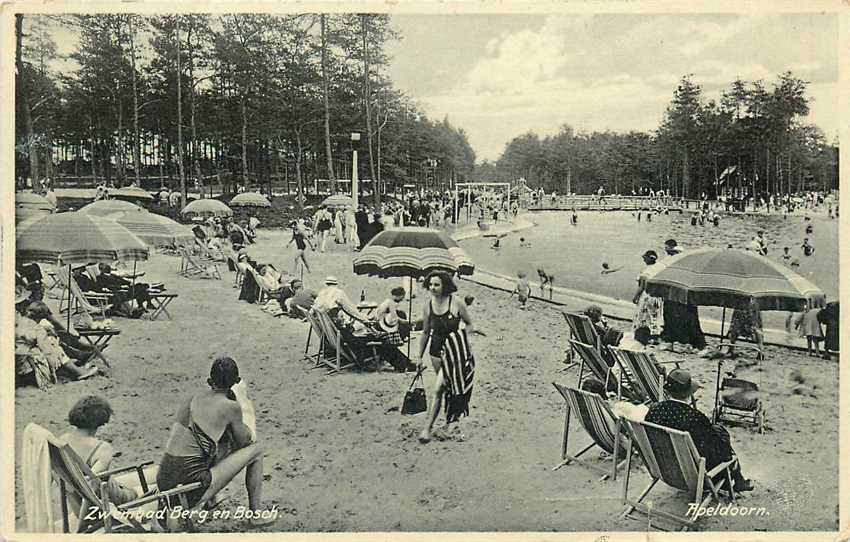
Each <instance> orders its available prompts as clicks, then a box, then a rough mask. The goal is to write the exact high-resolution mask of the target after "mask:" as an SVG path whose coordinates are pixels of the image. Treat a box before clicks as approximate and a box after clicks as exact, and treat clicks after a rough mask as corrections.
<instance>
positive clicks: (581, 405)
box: [559, 387, 625, 457]
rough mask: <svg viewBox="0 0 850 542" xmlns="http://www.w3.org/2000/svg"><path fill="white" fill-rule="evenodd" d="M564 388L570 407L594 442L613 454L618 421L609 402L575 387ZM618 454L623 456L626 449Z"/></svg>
mask: <svg viewBox="0 0 850 542" xmlns="http://www.w3.org/2000/svg"><path fill="white" fill-rule="evenodd" d="M562 389H563V391H562V393H563V394H564V397H565V398H566V399H567V401H569V403H570V408H571V409H572V410H573V412H574V413H575V414H576V416H577V417H578V419H579V423H581V425H582V427H584V430H585V431H587V433H588V434H589V435H590V437H591V438H592V439H593V442H595V443H596V444H597V445H598V446H599V447H600V448H602V449H603V450H605V451H606V452H608V453H609V454H613V453H614V439H615V437H616V431H617V422H616V420H615V419H614V415H613V414H612V413H611V410H610V409H609V408H608V404H607V403H606V402H605V401H604V400H603V399H602V398H601V397H599V396H598V395H593V394H591V393H588V392H585V391H581V390H577V389H573V388H567V387H563V388H562ZM559 391H560V389H559ZM618 455H619V456H621V457H622V456H623V455H625V451H624V450H622V449H621V450H620V451H619V452H618Z"/></svg>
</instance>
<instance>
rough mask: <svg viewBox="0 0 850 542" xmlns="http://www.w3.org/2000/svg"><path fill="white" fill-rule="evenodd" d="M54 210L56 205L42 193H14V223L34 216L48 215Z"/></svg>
mask: <svg viewBox="0 0 850 542" xmlns="http://www.w3.org/2000/svg"><path fill="white" fill-rule="evenodd" d="M55 210H56V206H55V205H54V204H53V202H51V201H50V200H48V199H47V198H45V197H44V196H42V195H39V194H36V193H34V192H18V193H16V194H15V223H16V224H17V223H20V222H21V221H24V220H28V219H30V218H33V217H36V216H43V215H48V214H50V213H52V212H53V211H55Z"/></svg>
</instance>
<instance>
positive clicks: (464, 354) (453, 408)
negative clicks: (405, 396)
mask: <svg viewBox="0 0 850 542" xmlns="http://www.w3.org/2000/svg"><path fill="white" fill-rule="evenodd" d="M442 369H443V376H444V377H445V379H446V385H447V387H448V391H447V392H446V423H452V422H453V421H456V420H457V419H458V418H460V417H461V416H468V415H469V400H470V398H471V397H472V379H473V377H474V376H475V358H474V357H473V355H472V350H471V349H470V348H469V340H468V338H467V336H466V331H463V330H460V331H455V332H453V333H451V334H449V336H448V337H447V338H446V343H445V346H444V347H443V364H442Z"/></svg>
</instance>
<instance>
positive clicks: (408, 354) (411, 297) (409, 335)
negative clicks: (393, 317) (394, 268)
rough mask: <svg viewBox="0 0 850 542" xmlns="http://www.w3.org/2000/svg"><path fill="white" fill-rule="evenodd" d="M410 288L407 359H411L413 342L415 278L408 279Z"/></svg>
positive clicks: (408, 292)
mask: <svg viewBox="0 0 850 542" xmlns="http://www.w3.org/2000/svg"><path fill="white" fill-rule="evenodd" d="M407 279H408V280H409V281H410V286H409V288H408V290H407V321H408V322H410V331H409V332H408V333H407V359H410V343H412V342H413V277H407Z"/></svg>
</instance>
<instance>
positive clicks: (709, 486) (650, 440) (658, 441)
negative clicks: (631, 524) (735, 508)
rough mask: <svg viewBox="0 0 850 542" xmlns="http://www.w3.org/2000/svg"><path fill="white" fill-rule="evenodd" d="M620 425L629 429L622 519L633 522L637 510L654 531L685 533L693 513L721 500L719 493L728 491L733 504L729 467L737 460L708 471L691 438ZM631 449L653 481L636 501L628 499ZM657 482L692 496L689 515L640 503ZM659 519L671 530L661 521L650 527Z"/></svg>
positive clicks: (645, 424) (664, 430)
mask: <svg viewBox="0 0 850 542" xmlns="http://www.w3.org/2000/svg"><path fill="white" fill-rule="evenodd" d="M623 422H624V423H625V424H626V426H627V427H628V428H629V434H630V435H631V439H630V440H629V444H628V453H627V455H626V477H625V481H624V484H623V504H625V505H626V509H625V511H624V512H623V515H622V517H624V518H625V517H628V518H632V519H635V518H633V516H632V513H633V512H634V511H635V510H637V511H639V512H642V513H643V514H645V515H647V516H649V518H648V522H649V525H650V527H655V528H657V529H665V527H669V529H667V530H672V529H681V530H683V531H684V530H687V529H688V528H690V527H692V526H693V525H694V523H696V511H697V510H698V509H700V508H702V507H705V506H708V505H709V504H710V503H711V502H712V501H714V500H716V501H719V500H720V495H719V492H720V491H725V492H727V493H728V494H729V497H730V498H731V500H732V502H734V501H735V491H734V489H733V485H732V473H731V470H730V467H732V466H734V465H735V464H736V463H737V461H738V460H737V459H736V458H732V459H731V460H730V461H725V462H723V463H721V464H719V465H717V466H716V467H714V468H713V469H711V470H710V471H707V470H706V460H705V458H704V457H701V456H700V455H699V452H698V451H697V448H696V445H695V444H694V441H693V439H691V435H690V434H688V433H687V432H685V431H677V430H675V429H670V428H669V427H663V426H661V425H656V424H654V423H649V422H639V421H635V420H629V419H623ZM634 448H637V452H638V453H639V454H640V457H641V460H642V461H643V464H644V465H646V469H647V470H648V471H649V476H650V477H651V478H652V481H651V482H650V483H649V485H648V486H647V487H646V489H644V490H643V491H642V492H641V493H640V495H639V496H638V498H637V500H631V499H629V466H630V465H631V459H632V453H633V451H634ZM721 474H722V475H725V476H724V477H723V478H722V480H721V481H720V482H718V483H715V482H714V481H713V479H714V478H715V477H716V476H718V475H721ZM659 480H661V481H663V482H664V483H665V484H667V485H669V486H671V487H674V488H676V489H680V490H682V491H685V492H687V493H688V494H689V495H690V496H691V497H692V500H691V501H690V502H689V505H690V506H689V507H688V512H687V513H686V514H685V515H684V516H677V515H676V514H673V513H671V512H667V511H664V510H658V509H656V508H655V507H652V506H648V505H646V504H644V503H643V500H644V499H645V498H646V496H647V494H649V492H650V491H651V490H652V488H653V487H655V484H657V483H658V481H659ZM695 505H698V506H695ZM658 519H661V520H662V522H663V521H666V522H669V523H672V527H671V526H670V525H663V524H662V522H657V523H656V524H655V525H653V523H652V522H653V520H658Z"/></svg>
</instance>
